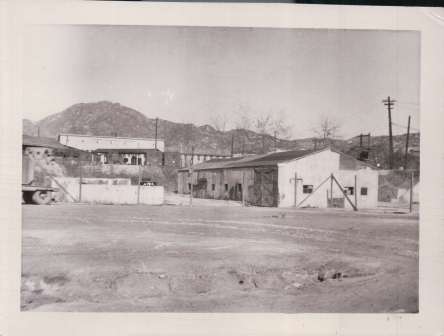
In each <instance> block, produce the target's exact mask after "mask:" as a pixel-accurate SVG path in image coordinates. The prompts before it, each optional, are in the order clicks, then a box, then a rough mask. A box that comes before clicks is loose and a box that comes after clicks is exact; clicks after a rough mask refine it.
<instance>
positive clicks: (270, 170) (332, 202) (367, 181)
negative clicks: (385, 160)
mask: <svg viewBox="0 0 444 336" xmlns="http://www.w3.org/2000/svg"><path fill="white" fill-rule="evenodd" d="M332 175H333V177H334V179H333V178H332ZM333 182H334V183H333ZM377 189H378V172H377V170H376V169H374V167H372V166H370V165H368V164H366V163H365V162H362V161H359V160H357V159H355V158H353V157H350V156H348V155H346V154H343V153H340V152H338V151H335V150H332V149H331V148H323V149H320V150H294V151H285V152H274V153H269V154H264V155H251V156H246V157H236V158H227V159H221V160H210V161H207V162H203V163H200V164H197V165H194V166H192V167H191V168H190V169H188V168H187V169H180V170H179V171H178V192H179V193H181V194H189V193H190V192H191V191H192V192H193V196H194V197H198V198H214V199H230V200H238V201H244V202H245V203H247V204H250V205H256V206H270V207H277V206H278V207H300V206H313V207H344V208H347V207H353V206H352V204H354V205H355V206H358V207H360V208H371V207H376V206H377V193H378V190H377Z"/></svg>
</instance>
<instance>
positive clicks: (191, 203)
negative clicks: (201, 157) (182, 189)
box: [189, 146, 194, 206]
mask: <svg viewBox="0 0 444 336" xmlns="http://www.w3.org/2000/svg"><path fill="white" fill-rule="evenodd" d="M190 163H191V165H190V170H189V172H190V182H191V183H190V206H192V205H193V173H194V170H193V163H194V146H192V147H191V162H190Z"/></svg>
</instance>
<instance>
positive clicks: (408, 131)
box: [404, 116, 411, 169]
mask: <svg viewBox="0 0 444 336" xmlns="http://www.w3.org/2000/svg"><path fill="white" fill-rule="evenodd" d="M410 119H411V117H410V116H409V121H408V122H407V137H406V139H405V157H404V169H407V154H408V152H409V137H410Z"/></svg>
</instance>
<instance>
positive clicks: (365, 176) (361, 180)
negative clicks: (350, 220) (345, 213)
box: [333, 168, 378, 209]
mask: <svg viewBox="0 0 444 336" xmlns="http://www.w3.org/2000/svg"><path fill="white" fill-rule="evenodd" d="M334 175H335V177H336V179H337V180H338V182H339V183H340V184H341V186H342V187H354V184H355V176H356V182H357V183H356V190H355V191H354V192H355V193H356V196H357V203H358V204H357V206H358V209H366V208H367V209H368V208H376V207H377V206H378V171H376V170H373V169H370V168H365V169H359V170H338V171H337V172H335V173H334ZM361 188H367V195H362V194H361ZM341 194H342V193H341V191H340V190H339V188H338V187H337V185H334V187H333V197H340V196H341ZM349 198H350V199H351V201H352V202H353V203H355V195H349ZM345 208H349V209H351V205H350V204H349V203H348V202H347V200H345Z"/></svg>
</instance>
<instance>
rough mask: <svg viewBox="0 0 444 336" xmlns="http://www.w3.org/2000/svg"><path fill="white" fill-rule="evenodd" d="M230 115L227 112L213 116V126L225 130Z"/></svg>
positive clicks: (218, 129)
mask: <svg viewBox="0 0 444 336" xmlns="http://www.w3.org/2000/svg"><path fill="white" fill-rule="evenodd" d="M227 124H228V117H227V115H226V114H222V115H215V116H213V117H212V118H211V126H213V127H214V128H215V129H216V130H217V131H220V132H225V131H226V129H227Z"/></svg>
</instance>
